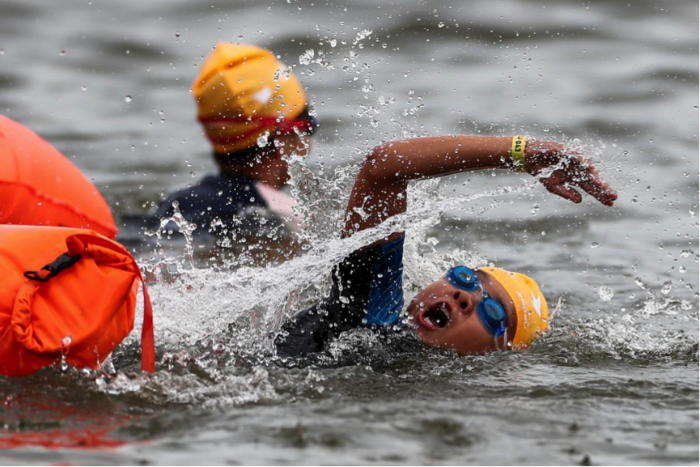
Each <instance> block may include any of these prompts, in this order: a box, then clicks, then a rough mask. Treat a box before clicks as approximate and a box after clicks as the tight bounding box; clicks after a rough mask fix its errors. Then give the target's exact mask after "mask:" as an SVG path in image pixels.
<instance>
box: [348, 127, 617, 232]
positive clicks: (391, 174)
mask: <svg viewBox="0 0 700 467" xmlns="http://www.w3.org/2000/svg"><path fill="white" fill-rule="evenodd" d="M512 142H513V138H512V137H499V136H440V137H431V138H415V139H408V140H402V141H394V142H390V143H384V144H382V145H380V146H378V147H376V148H375V149H374V150H373V151H372V153H371V154H370V155H369V156H368V157H367V158H366V160H365V162H364V164H363V166H362V168H361V170H360V173H359V174H358V175H357V178H356V180H355V185H354V186H353V189H352V194H351V195H350V201H349V202H348V207H347V209H346V213H345V229H344V232H343V234H344V235H345V236H349V235H352V234H353V233H354V232H357V231H360V230H364V229H368V228H371V227H374V226H376V225H379V224H381V223H382V222H383V221H384V220H386V219H387V218H389V217H391V216H394V215H396V214H399V213H402V212H404V211H406V202H407V200H406V187H407V186H408V182H409V181H411V180H420V179H426V178H432V177H440V176H443V175H449V174H453V173H457V172H466V171H469V170H476V169H487V168H504V169H507V168H510V169H516V170H519V171H527V172H529V173H530V174H532V175H534V176H538V175H539V174H540V173H541V172H542V170H544V169H546V168H548V167H552V166H554V165H556V164H559V163H561V164H560V166H561V167H560V168H557V170H554V171H553V172H552V173H551V174H548V175H547V177H541V178H540V181H541V182H542V184H543V185H544V186H545V187H546V188H547V189H548V190H549V191H550V192H552V193H554V194H556V195H558V196H561V197H562V198H565V199H568V200H571V201H573V202H575V203H580V202H581V199H582V197H581V194H580V193H579V192H578V191H576V190H575V189H574V188H572V187H573V186H576V187H578V188H580V189H582V190H583V191H585V192H587V193H589V194H590V195H591V196H593V197H595V198H596V199H597V200H598V201H600V202H601V203H602V204H604V205H606V206H612V204H613V202H614V201H615V200H616V199H617V194H616V193H615V192H614V191H613V190H612V189H611V188H610V187H609V186H608V185H607V184H606V183H605V182H603V181H602V180H601V179H600V177H599V176H598V173H597V171H596V170H595V168H594V167H593V165H591V163H590V162H588V161H586V160H584V159H582V158H581V157H580V156H579V155H577V154H572V153H568V152H567V151H566V148H565V147H564V146H563V145H561V144H559V143H555V142H549V141H539V140H529V141H527V144H526V146H525V152H524V165H522V164H521V163H520V161H517V160H516V161H514V160H513V157H512V154H511V150H512Z"/></svg>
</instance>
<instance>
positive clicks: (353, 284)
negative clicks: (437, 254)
mask: <svg viewBox="0 0 700 467" xmlns="http://www.w3.org/2000/svg"><path fill="white" fill-rule="evenodd" d="M403 243H404V236H403V235H402V236H401V238H399V239H397V240H394V241H392V242H389V243H384V244H381V245H377V246H374V247H371V248H367V249H365V250H360V251H356V252H354V253H353V254H351V255H350V256H348V257H347V258H345V260H343V261H342V262H341V263H340V264H339V265H337V266H336V267H334V268H333V277H332V279H333V286H332V288H331V293H330V295H329V296H328V297H327V298H326V299H325V300H324V301H322V302H321V303H319V304H318V305H316V306H314V307H312V308H309V309H307V310H305V311H303V312H301V313H300V314H298V315H297V316H295V317H294V318H292V319H291V320H289V321H287V322H286V323H285V324H284V325H283V326H282V330H281V333H280V334H279V336H277V338H276V339H275V345H276V346H277V354H278V355H280V356H304V355H307V354H310V353H315V352H321V351H322V350H324V349H325V347H326V345H327V344H328V342H330V341H331V340H332V339H334V338H335V337H337V336H338V335H339V334H341V333H342V332H344V331H347V330H349V329H352V328H357V327H360V326H373V327H382V328H386V327H393V326H397V325H400V324H401V309H402V308H403V303H404V299H403Z"/></svg>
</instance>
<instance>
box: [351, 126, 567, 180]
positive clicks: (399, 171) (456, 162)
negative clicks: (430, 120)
mask: <svg viewBox="0 0 700 467" xmlns="http://www.w3.org/2000/svg"><path fill="white" fill-rule="evenodd" d="M512 141H513V137H512V136H440V137H431V138H414V139H409V140H403V141H394V142H390V143H384V144H382V145H380V146H378V147H376V148H375V149H374V151H372V154H371V155H370V156H369V157H368V158H367V160H366V161H365V164H364V166H363V168H362V170H363V173H362V174H361V175H362V176H363V177H365V178H367V180H368V181H369V182H374V183H382V182H392V181H396V182H406V181H411V180H419V179H423V178H432V177H440V176H443V175H449V174H453V173H458V172H466V171H469V170H477V169H497V168H503V169H507V168H511V167H512V166H513V159H512V157H511V145H512ZM562 151H564V147H563V145H561V144H559V143H554V142H549V141H539V140H530V141H529V142H528V145H527V154H526V157H528V158H531V157H534V156H536V157H540V156H542V157H548V156H550V155H552V156H553V155H555V154H558V153H560V152H562ZM358 181H359V177H358Z"/></svg>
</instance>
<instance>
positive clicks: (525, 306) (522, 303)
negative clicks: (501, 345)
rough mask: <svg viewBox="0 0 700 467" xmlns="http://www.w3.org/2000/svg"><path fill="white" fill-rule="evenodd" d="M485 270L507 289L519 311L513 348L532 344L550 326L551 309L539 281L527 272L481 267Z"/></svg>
mask: <svg viewBox="0 0 700 467" xmlns="http://www.w3.org/2000/svg"><path fill="white" fill-rule="evenodd" d="M479 269H481V270H482V271H485V272H487V273H489V274H491V276H493V278H494V279H496V280H497V281H498V283H499V284H501V285H502V286H503V288H504V289H506V292H508V296H510V298H511V300H513V303H514V304H515V309H516V310H517V313H518V327H517V329H516V331H515V338H514V339H513V348H514V349H518V348H520V349H522V348H527V347H529V346H530V345H532V344H533V343H534V342H535V341H536V340H537V339H538V338H539V336H540V335H542V333H544V332H545V331H546V330H547V327H548V326H549V309H548V307H547V301H546V300H545V298H544V295H542V292H541V291H540V288H539V286H538V285H537V282H535V280H534V279H533V278H531V277H528V276H526V275H525V274H519V273H517V272H510V271H506V270H504V269H500V268H493V267H487V268H479Z"/></svg>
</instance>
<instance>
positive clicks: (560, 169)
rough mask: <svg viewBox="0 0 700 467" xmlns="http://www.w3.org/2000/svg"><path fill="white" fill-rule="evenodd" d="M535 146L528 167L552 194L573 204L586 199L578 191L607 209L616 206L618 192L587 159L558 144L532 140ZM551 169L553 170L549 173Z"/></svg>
mask: <svg viewBox="0 0 700 467" xmlns="http://www.w3.org/2000/svg"><path fill="white" fill-rule="evenodd" d="M533 143H534V144H531V145H528V148H527V153H526V156H525V157H526V165H525V166H526V169H527V171H528V172H529V173H530V174H532V175H533V176H536V177H538V176H539V177H540V178H539V180H540V182H541V183H542V185H544V187H545V188H547V190H548V191H549V192H551V193H554V194H555V195H557V196H561V197H562V198H564V199H568V200H569V201H572V202H574V203H580V202H581V201H582V199H583V197H582V196H581V193H580V191H578V190H577V189H576V188H578V189H580V190H583V191H585V192H586V193H588V194H589V195H591V196H593V197H594V198H595V199H597V200H598V201H599V202H600V203H601V204H603V205H605V206H612V205H613V204H614V202H615V200H616V199H617V193H616V192H615V190H613V189H612V188H610V186H609V185H608V184H607V183H606V182H605V181H604V180H603V179H602V178H601V177H600V175H599V174H598V170H596V168H595V167H594V166H593V163H592V162H591V161H590V160H587V159H584V158H583V157H581V155H580V154H577V153H575V152H572V151H567V150H566V148H565V147H564V146H563V145H562V144H559V143H552V142H546V141H536V142H535V141H533ZM550 168H554V170H553V171H551V172H549V171H547V169H550ZM543 172H544V174H543ZM540 175H543V176H540ZM574 187H576V188H574Z"/></svg>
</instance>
